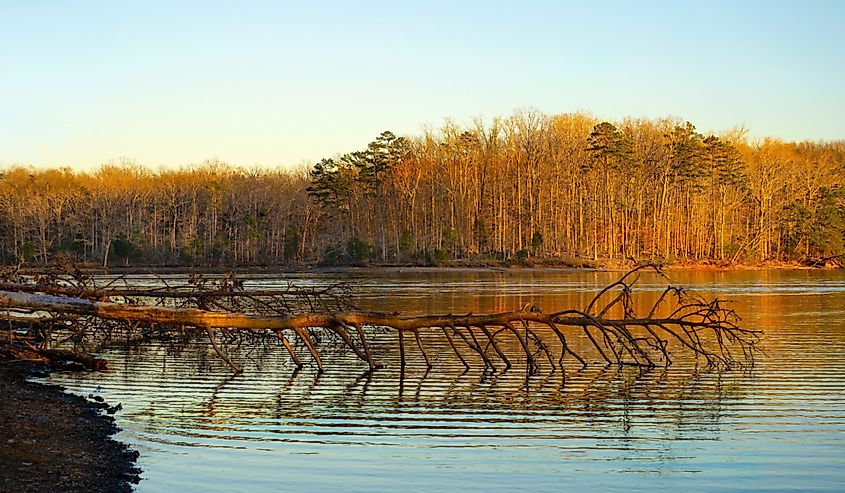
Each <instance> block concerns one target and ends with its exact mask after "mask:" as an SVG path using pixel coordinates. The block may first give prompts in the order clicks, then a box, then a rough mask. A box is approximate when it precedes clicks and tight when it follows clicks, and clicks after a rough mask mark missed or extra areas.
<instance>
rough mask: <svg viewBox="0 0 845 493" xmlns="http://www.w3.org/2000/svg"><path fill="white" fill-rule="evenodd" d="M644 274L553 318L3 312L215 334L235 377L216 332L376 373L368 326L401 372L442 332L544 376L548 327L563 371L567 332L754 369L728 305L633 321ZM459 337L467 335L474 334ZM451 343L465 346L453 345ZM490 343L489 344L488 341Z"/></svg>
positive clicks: (61, 305) (594, 343) (679, 307)
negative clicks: (516, 354) (388, 346)
mask: <svg viewBox="0 0 845 493" xmlns="http://www.w3.org/2000/svg"><path fill="white" fill-rule="evenodd" d="M643 268H645V266H644V267H640V268H637V269H634V270H633V271H631V272H628V273H627V274H625V275H624V276H622V278H620V279H619V280H618V281H617V282H615V283H612V284H610V285H609V286H607V287H606V288H604V289H603V290H601V291H600V292H599V293H598V294H597V295H596V296H595V297H594V298H593V299H592V300H591V301H590V303H589V304H588V305H587V307H586V308H585V309H583V310H573V309H569V310H562V311H557V312H553V313H548V314H546V313H543V312H542V311H540V310H539V309H537V308H536V307H533V306H530V305H528V306H526V307H523V308H522V309H520V310H516V311H509V312H502V313H492V314H472V313H469V314H464V315H454V314H445V315H422V316H405V315H402V314H399V313H383V312H365V311H344V312H338V313H326V312H306V313H297V314H290V315H266V314H252V313H235V312H220V311H210V310H203V309H198V308H175V307H166V306H146V305H132V304H125V303H115V302H110V301H97V300H92V299H83V298H79V297H70V296H57V295H54V294H37V293H33V292H23V291H24V290H21V291H8V290H5V291H0V307H2V308H6V309H10V310H29V311H34V312H49V313H60V314H74V315H79V316H85V317H92V318H96V319H106V320H120V321H126V322H134V323H135V326H136V327H137V326H138V325H139V324H145V325H149V326H152V325H155V326H156V327H157V329H158V330H159V331H162V330H168V328H170V330H179V329H180V328H184V327H185V326H190V327H196V328H198V329H201V330H202V331H203V332H205V333H206V334H207V336H208V338H209V342H210V343H211V345H212V347H213V348H214V350H215V351H216V352H217V353H218V355H219V356H220V357H221V358H222V359H223V360H224V361H225V362H226V363H227V364H228V365H229V366H230V367H232V368H233V369H234V370H235V371H236V372H239V371H241V368H240V367H239V366H238V365H237V364H236V363H235V362H234V361H233V360H232V359H231V358H230V357H229V356H228V355H227V354H226V352H225V350H224V348H222V347H221V345H220V344H219V343H218V341H217V339H216V337H215V329H225V330H226V331H229V332H239V331H248V332H266V333H268V334H271V335H273V336H274V338H278V340H280V341H282V344H283V345H284V347H285V349H286V350H287V351H288V352H289V353H290V355H291V358H292V359H293V361H294V363H295V364H297V366H299V365H301V362H300V360H299V358H298V356H297V355H296V353H295V352H294V349H293V346H292V345H291V344H290V343H289V342H288V340H287V338H286V337H285V334H284V332H285V331H290V332H292V333H293V334H295V335H296V336H297V337H298V338H299V339H300V341H301V342H302V343H303V344H304V346H305V347H306V348H307V350H308V352H309V353H310V355H311V357H312V359H313V360H314V362H315V364H316V365H317V367H318V369H319V370H320V371H322V370H323V369H324V365H323V362H322V358H321V356H320V351H319V348H318V347H317V343H315V340H314V339H313V338H312V337H311V331H315V330H323V331H326V332H329V333H331V334H335V335H336V336H337V337H339V338H340V339H341V340H342V341H343V343H344V344H345V345H346V346H347V347H348V348H349V349H351V350H352V351H353V352H354V353H355V354H356V356H358V358H359V359H361V360H362V361H364V362H366V363H367V364H368V365H369V366H370V368H371V369H375V368H378V367H379V366H380V364H379V363H378V362H376V361H375V360H374V358H373V356H372V354H371V349H370V345H369V343H368V341H367V337H368V336H367V334H366V332H365V331H364V330H363V328H364V327H370V328H382V329H387V332H396V333H397V335H398V342H399V350H400V360H401V364H402V365H403V366H404V365H405V364H406V355H405V344H404V342H405V340H404V337H403V336H404V335H405V333H406V332H410V333H412V334H413V336H414V340H415V341H416V342H417V346H418V347H419V349H420V351H421V353H422V356H423V358H424V359H425V362H426V364H427V365H428V366H431V365H432V363H431V359H430V358H429V356H428V354H427V352H426V351H425V348H424V346H423V343H422V340H421V337H420V331H427V332H428V331H430V332H432V333H434V334H436V333H437V332H438V331H442V332H443V334H445V336H446V338H447V340H448V342H449V345H450V346H451V348H452V350H453V351H454V352H455V353H456V354H457V356H458V358H459V359H460V360H461V362H462V363H463V364H464V365H465V366H469V365H468V362H467V361H466V359H465V358H464V357H463V355H461V353H460V350H459V345H460V344H456V341H458V342H459V343H460V341H463V343H464V344H465V345H466V347H468V348H469V349H471V350H472V351H473V352H475V353H476V354H477V355H478V356H479V357H480V358H481V359H482V360H483V362H484V365H485V367H489V368H491V369H495V363H496V362H497V361H501V362H502V363H503V364H504V366H505V368H509V367H510V366H511V365H512V363H511V361H510V359H509V358H508V356H507V355H506V353H505V351H504V350H503V349H502V346H501V345H500V340H501V339H502V338H504V337H513V338H515V340H516V341H518V343H519V344H518V346H517V347H518V348H520V349H521V350H522V352H523V355H524V357H525V361H526V366H527V367H528V369H529V371H535V370H536V369H537V368H539V365H540V361H541V359H542V358H543V357H545V359H546V360H548V363H549V365H550V366H551V368H552V369H554V368H555V358H553V357H552V354H551V350H550V347H549V345H548V344H547V343H546V342H545V341H544V340H543V337H541V335H540V333H539V332H538V331H537V330H538V328H540V327H545V328H548V329H550V330H551V331H552V332H553V333H554V335H555V336H556V337H557V338H558V340H559V341H560V344H561V349H560V354H559V357H558V358H556V359H557V362H558V364H559V365H561V366H562V365H563V363H564V360H565V358H566V357H567V356H572V357H573V358H574V359H575V360H577V361H578V362H579V363H580V364H581V365H582V366H586V365H587V363H588V361H589V359H590V358H589V356H587V355H582V354H579V353H578V352H576V350H575V348H574V347H573V345H572V344H570V343H568V342H567V338H566V334H565V333H566V332H567V331H569V332H571V331H576V333H577V332H579V331H580V332H582V333H584V334H585V335H586V337H587V340H588V341H589V344H590V346H591V347H592V349H593V350H594V351H595V353H596V354H597V355H599V356H600V357H601V359H602V361H603V362H604V363H605V364H609V365H610V364H616V365H634V366H643V367H654V366H657V365H663V366H669V365H670V364H671V363H672V358H671V355H670V351H669V350H668V349H667V348H669V347H670V346H674V347H677V348H679V349H680V350H682V351H686V352H688V353H691V354H692V355H694V356H695V357H696V358H701V359H704V360H705V362H706V363H707V364H708V365H712V366H719V367H726V368H730V367H733V366H750V365H753V363H754V356H755V353H756V351H757V343H758V342H759V340H760V336H761V333H760V332H759V331H755V330H749V329H744V328H741V327H739V326H738V325H737V323H738V322H739V317H738V316H737V315H736V313H735V312H734V311H733V310H731V309H728V308H726V307H724V306H723V302H722V301H720V300H704V299H701V298H699V297H696V296H695V295H693V294H691V293H689V292H688V291H686V290H684V289H682V288H677V287H672V286H669V287H667V288H666V290H665V291H664V292H663V293H662V294H661V295H660V296H659V298H658V299H657V301H656V302H655V303H654V305H653V306H652V307H651V309H650V310H649V312H648V314H647V315H644V316H639V315H637V314H636V313H634V312H633V309H632V306H633V303H632V299H631V296H632V286H633V285H634V284H635V283H636V280H637V275H638V272H639V271H640V270H642V269H643ZM26 291H31V290H29V289H27V290H26ZM54 292H55V291H54ZM614 293H615V294H614ZM608 297H609V299H607V298H608ZM670 300H674V305H672V306H670V307H668V308H669V309H668V312H667V310H663V311H664V312H667V313H665V314H664V315H661V316H658V311H659V308H660V307H661V306H663V305H669V301H670ZM614 309H616V311H619V310H621V311H622V315H621V316H619V317H611V316H610V314H611V313H612V311H613V310H614ZM350 327H352V328H355V330H356V332H357V335H358V339H359V340H360V342H356V341H355V340H354V339H353V338H352V337H351V336H350V332H349V331H348V330H347V329H348V328H350ZM460 329H463V330H464V331H466V335H465V334H464V333H463V332H462V331H461V330H460ZM450 331H451V333H450ZM452 335H457V336H459V337H458V338H453V337H452ZM370 337H373V336H372V335H371V336H370ZM482 338H483V339H484V340H485V342H482V341H481V339H482ZM358 344H360V346H359V345H358ZM491 348H492V350H490V349H491Z"/></svg>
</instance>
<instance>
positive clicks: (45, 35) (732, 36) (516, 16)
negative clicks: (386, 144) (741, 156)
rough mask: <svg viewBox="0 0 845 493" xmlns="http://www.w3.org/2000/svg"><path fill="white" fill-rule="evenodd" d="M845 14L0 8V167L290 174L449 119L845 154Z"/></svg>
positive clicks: (91, 5)
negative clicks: (543, 117) (674, 127)
mask: <svg viewBox="0 0 845 493" xmlns="http://www.w3.org/2000/svg"><path fill="white" fill-rule="evenodd" d="M843 23H845V1H839V0H833V1H810V0H807V1H792V2H786V1H777V0H769V1H750V0H746V1H738V0H732V1H721V0H708V1H701V2H688V1H682V0H678V1H612V0H603V1H601V2H584V1H578V2H567V1H528V0H523V1H508V2H497V1H493V0H487V1H459V0H453V1H437V0H427V1H418V2H405V1H396V0H393V1H385V2H375V1H363V0H362V1H338V2H320V1H312V2H303V1H301V0H297V1H293V2H287V1H274V2H270V1H266V2H259V1H229V2H215V1H197V2H191V1H178V0H170V1H155V0H146V1H144V2H117V1H101V2H95V1H74V2H68V1H48V0H20V1H16V0H0V166H11V165H17V164H23V165H33V166H39V167H47V166H49V167H54V166H70V167H74V168H79V169H85V168H94V167H97V166H99V165H101V164H104V163H108V162H110V161H114V160H118V159H120V158H126V159H129V160H133V161H135V162H138V163H140V164H143V165H146V166H150V167H159V166H183V165H188V164H192V163H199V162H202V161H203V160H206V159H219V160H221V161H224V162H227V163H230V164H233V165H237V166H254V165H258V166H296V165H300V164H301V163H304V162H316V161H318V160H320V159H322V158H324V157H331V156H333V155H335V154H338V153H344V152H350V151H354V150H357V149H360V148H363V147H365V146H366V144H367V143H368V142H370V141H372V140H374V139H375V137H376V136H377V135H378V134H379V133H381V132H382V131H384V130H391V131H393V132H394V133H396V134H399V135H419V134H421V133H422V132H423V129H424V128H432V129H437V128H439V127H440V126H442V125H443V123H444V121H445V120H446V119H447V118H448V119H451V120H453V121H455V122H458V123H469V122H470V121H472V119H474V118H486V119H490V118H492V117H495V116H507V115H508V114H510V113H512V112H513V111H514V110H518V109H524V108H532V109H537V110H539V111H541V112H544V113H547V114H558V113H569V112H576V111H584V112H589V113H591V114H593V115H595V116H596V117H598V118H602V119H608V120H621V119H623V118H625V117H629V116H630V117H644V118H658V117H665V116H673V117H680V118H683V119H685V120H689V121H691V122H693V123H694V124H695V125H696V126H697V127H698V129H699V130H700V131H702V132H705V133H707V132H719V131H724V130H728V129H730V128H731V127H734V126H736V125H744V126H745V127H746V128H748V129H749V130H750V133H751V136H752V137H757V138H759V137H765V136H771V137H778V138H782V139H785V140H805V139H807V140H839V139H845V89H843V88H845V62H843V60H845V57H844V56H843V53H842V51H843V48H845V29H843V28H842V25H843Z"/></svg>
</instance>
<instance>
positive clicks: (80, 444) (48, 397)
mask: <svg viewBox="0 0 845 493" xmlns="http://www.w3.org/2000/svg"><path fill="white" fill-rule="evenodd" d="M47 371H49V370H46V369H45V367H44V366H43V365H38V364H32V363H28V362H21V361H15V360H9V359H6V360H3V359H0V396H2V397H0V491H27V492H45V493H46V492H54V491H62V492H80V493H82V492H131V491H132V485H133V484H137V483H138V481H139V480H140V478H139V474H140V472H141V471H140V469H138V468H137V467H136V460H137V458H138V455H139V454H138V452H137V451H135V450H132V449H130V448H129V447H128V446H127V445H125V444H123V443H121V442H118V441H116V440H115V439H114V434H115V433H117V432H118V431H120V430H119V429H118V428H117V426H116V425H115V423H114V419H113V418H112V417H111V416H108V415H105V414H102V413H101V409H102V408H103V404H102V403H96V402H91V401H88V400H86V399H85V398H84V397H81V396H77V395H73V394H69V393H66V392H65V390H64V388H62V387H60V386H57V385H50V384H43V383H38V382H32V381H29V380H27V379H28V378H29V377H31V376H38V375H42V374H45V373H46V372H47Z"/></svg>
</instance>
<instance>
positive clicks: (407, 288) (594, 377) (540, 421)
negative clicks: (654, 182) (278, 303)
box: [52, 271, 845, 492]
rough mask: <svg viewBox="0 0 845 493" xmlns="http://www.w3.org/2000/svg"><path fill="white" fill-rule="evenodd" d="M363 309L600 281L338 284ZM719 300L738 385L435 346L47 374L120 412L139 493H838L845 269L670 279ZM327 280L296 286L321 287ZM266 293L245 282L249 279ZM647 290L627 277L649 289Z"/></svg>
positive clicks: (413, 308) (402, 279) (577, 293)
mask: <svg viewBox="0 0 845 493" xmlns="http://www.w3.org/2000/svg"><path fill="white" fill-rule="evenodd" d="M355 277H356V281H357V282H358V284H359V286H360V291H361V296H360V298H359V299H358V300H357V303H358V304H359V305H360V306H361V307H362V308H367V309H370V308H372V309H382V310H396V309H400V310H402V311H404V312H417V313H422V312H447V311H452V312H455V313H458V312H469V311H473V312H482V311H493V310H509V309H513V308H516V307H519V306H521V305H523V304H524V303H528V302H531V303H534V304H536V305H538V306H542V307H550V308H552V307H553V308H558V307H574V306H581V305H583V304H584V301H586V300H588V299H589V298H590V297H591V296H592V293H593V292H594V291H595V289H597V288H598V287H601V286H603V285H604V284H606V283H607V282H608V281H611V280H613V279H614V278H615V277H616V275H614V274H608V273H565V272H556V273H548V272H533V271H516V272H510V271H506V272H446V273H442V272H423V273H419V272H412V273H394V274H391V275H387V276H383V275H382V276H377V275H373V274H368V273H366V272H362V273H360V274H358V275H356V276H355ZM673 277H675V278H677V279H676V281H675V282H676V283H678V284H683V285H692V286H693V287H695V288H696V289H697V290H699V291H701V292H704V293H707V294H709V295H712V296H719V297H720V298H730V299H733V300H735V301H736V303H737V309H738V311H739V312H740V313H741V314H743V316H744V318H745V323H746V325H748V326H749V327H754V328H762V329H765V330H766V333H767V337H766V340H765V349H766V351H767V354H766V356H765V357H763V358H762V359H761V361H760V363H759V365H758V366H757V367H756V368H755V369H754V370H753V371H751V372H722V373H718V372H712V371H707V370H706V369H703V368H696V367H695V366H694V361H685V360H683V359H681V360H679V361H677V362H676V364H675V365H674V366H673V367H671V368H670V369H668V370H666V369H653V370H648V371H643V370H641V369H637V368H623V369H619V368H615V367H613V368H605V367H601V366H598V365H596V366H591V367H589V368H588V369H586V370H580V371H579V370H577V369H576V368H574V367H568V368H567V370H566V372H560V371H557V372H549V371H546V372H541V373H539V374H536V375H530V376H528V375H526V374H525V371H524V367H523V368H522V369H520V368H519V365H516V366H515V367H514V368H512V369H511V370H510V371H507V372H497V373H489V372H483V371H482V369H481V368H480V367H474V368H473V369H472V370H470V371H465V370H464V368H463V366H462V365H461V364H460V362H458V361H455V360H454V357H453V356H450V353H449V352H448V351H438V348H437V344H438V341H437V340H434V339H430V340H427V341H426V344H427V345H429V346H432V351H431V352H432V353H434V352H438V353H439V356H438V359H437V361H436V362H435V365H434V368H433V369H432V370H428V369H427V368H426V367H425V365H424V363H423V362H422V361H421V359H414V358H411V359H410V363H411V365H410V366H409V367H408V368H407V369H406V370H405V372H404V374H400V372H399V370H398V367H399V365H398V364H397V363H398V362H397V358H398V355H397V354H396V350H395V341H394V343H391V341H382V343H381V344H376V346H375V348H374V350H375V351H377V352H378V354H379V356H380V360H382V361H383V362H385V363H387V368H385V369H383V370H380V371H377V372H375V373H369V372H367V371H365V370H366V368H365V367H362V365H361V362H360V361H357V360H356V359H355V358H354V356H352V355H346V354H328V355H327V359H328V360H329V362H330V364H328V365H327V368H329V370H328V371H327V372H326V373H324V374H317V373H316V372H314V371H313V369H311V368H307V367H306V368H305V369H303V370H301V371H295V368H294V367H293V365H291V364H290V362H289V361H288V360H287V358H286V357H284V355H283V354H282V352H281V351H274V352H273V351H271V352H268V353H267V354H263V355H261V356H260V357H254V358H252V359H251V360H250V362H249V363H248V365H247V370H246V373H244V374H242V375H237V376H232V375H231V374H230V373H229V372H228V371H227V369H226V368H225V367H224V366H223V365H221V364H220V363H219V362H218V361H217V359H216V358H215V357H214V356H213V354H212V353H210V352H209V350H208V348H207V347H205V346H202V345H195V346H190V347H187V348H183V349H181V350H180V351H174V350H173V349H172V348H168V347H166V346H162V345H151V346H148V347H145V348H142V349H137V350H124V349H115V350H112V352H110V353H109V354H108V357H109V358H110V360H111V361H112V368H111V369H110V370H109V371H108V372H106V373H104V374H78V375H72V374H64V375H54V376H53V377H52V380H53V381H55V382H59V383H62V384H64V385H67V386H68V387H69V388H71V389H72V390H73V391H76V392H79V393H82V394H85V395H87V394H88V393H90V392H94V393H97V394H99V395H102V396H103V397H104V398H105V399H106V400H107V401H109V402H110V403H112V404H116V403H117V402H122V404H123V408H124V409H123V411H121V412H119V413H118V414H117V419H118V424H119V425H120V426H121V427H122V428H123V429H124V431H123V432H122V433H121V434H120V435H119V437H120V438H121V439H122V440H125V441H126V442H128V443H130V444H131V445H132V446H133V447H135V448H136V449H138V450H139V451H140V452H141V466H142V467H143V468H144V470H145V473H144V475H143V477H144V480H143V481H142V482H141V484H140V485H139V487H138V490H139V491H232V490H235V489H237V490H244V491H300V492H301V491H369V492H372V491H396V490H403V491H455V490H460V491H485V492H489V491H503V490H517V491H524V490H526V489H531V490H536V491H560V490H562V489H567V490H568V489H572V490H573V491H581V490H586V489H591V490H598V491H642V490H655V489H658V490H661V489H662V490H672V491H674V490H676V489H678V488H681V487H682V488H684V489H689V490H697V491H713V490H723V491H725V490H729V491H741V490H748V491H784V490H796V489H798V490H802V491H842V490H843V489H845V459H843V457H845V435H843V432H845V394H844V393H843V390H845V352H843V350H845V320H844V319H843V307H845V273H842V272H765V271H764V272H742V273H714V272H705V273H682V274H673ZM337 279H338V276H306V277H304V278H300V279H299V281H301V282H309V283H316V284H320V283H327V282H331V281H334V280H337ZM275 282H279V280H278V279H271V278H268V277H266V276H256V277H255V278H254V279H252V280H251V284H253V285H256V286H259V285H267V284H272V283H275ZM664 284H665V281H663V280H661V279H659V278H657V277H656V276H654V277H648V276H647V277H644V278H643V279H642V281H641V283H640V286H639V288H640V289H642V290H645V291H646V292H647V293H648V292H652V293H657V292H659V291H660V290H662V288H663V287H664Z"/></svg>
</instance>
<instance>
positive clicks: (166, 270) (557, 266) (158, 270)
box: [21, 260, 845, 274]
mask: <svg viewBox="0 0 845 493" xmlns="http://www.w3.org/2000/svg"><path fill="white" fill-rule="evenodd" d="M637 265H642V263H641V264H635V263H633V262H621V261H601V260H600V261H598V262H596V264H595V265H587V264H582V265H568V264H566V263H553V262H548V261H543V260H538V261H536V262H526V263H522V264H491V263H484V262H478V263H476V262H461V261H454V262H444V263H442V264H439V265H421V264H412V263H408V264H395V263H384V264H379V263H370V264H364V265H336V266H326V265H226V266H220V265H128V266H126V265H124V266H113V267H106V268H104V267H101V266H98V265H91V264H89V265H79V266H77V267H78V268H79V270H80V271H82V272H84V273H94V274H190V273H210V274H227V273H230V272H242V273H247V274H276V273H290V274H322V273H344V272H462V271H466V272H488V271H489V272H539V271H562V272H627V271H629V270H631V269H632V268H634V267H636V266H637ZM656 265H658V266H659V267H660V270H663V271H717V272H742V271H761V270H802V271H803V270H813V271H814V270H840V269H843V268H845V266H843V265H839V266H812V265H806V264H803V263H800V262H763V263H756V264H719V263H715V262H709V261H704V262H679V263H666V264H660V263H656ZM51 267H55V266H49V265H48V266H34V265H33V266H25V267H23V268H22V269H21V273H25V274H26V273H43V272H44V270H45V269H50V268H51Z"/></svg>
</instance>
